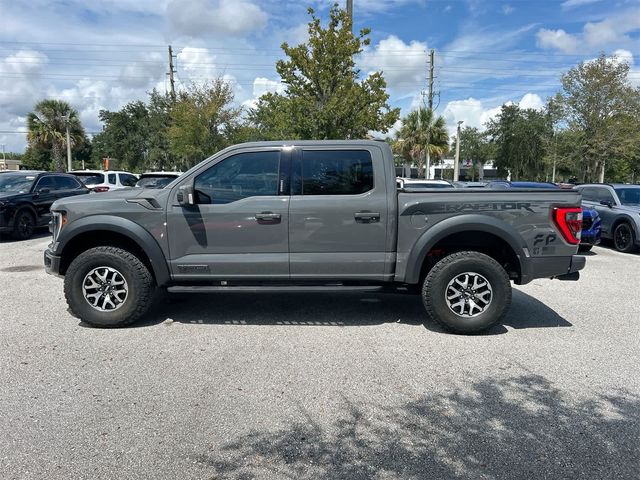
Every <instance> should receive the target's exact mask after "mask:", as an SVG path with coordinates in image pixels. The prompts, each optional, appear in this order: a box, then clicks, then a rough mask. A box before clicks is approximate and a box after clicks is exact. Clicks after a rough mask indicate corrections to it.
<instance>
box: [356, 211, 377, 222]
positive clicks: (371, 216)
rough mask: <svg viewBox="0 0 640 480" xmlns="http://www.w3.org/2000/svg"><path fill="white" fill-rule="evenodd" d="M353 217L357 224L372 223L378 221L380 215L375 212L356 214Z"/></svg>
mask: <svg viewBox="0 0 640 480" xmlns="http://www.w3.org/2000/svg"><path fill="white" fill-rule="evenodd" d="M353 217H354V218H355V219H356V222H358V223H373V222H379V221H380V214H379V213H377V212H356V213H354V214H353Z"/></svg>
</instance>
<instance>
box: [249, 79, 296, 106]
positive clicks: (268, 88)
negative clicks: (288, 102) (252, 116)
mask: <svg viewBox="0 0 640 480" xmlns="http://www.w3.org/2000/svg"><path fill="white" fill-rule="evenodd" d="M285 90H286V85H285V84H284V83H282V82H280V81H278V80H270V79H268V78H265V77H256V78H255V80H254V81H253V98H251V99H249V100H245V101H244V102H243V103H242V105H243V106H245V107H247V108H255V107H256V105H257V103H258V99H259V98H260V97H261V96H262V95H264V94H265V93H284V92H285Z"/></svg>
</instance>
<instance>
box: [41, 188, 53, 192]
mask: <svg viewBox="0 0 640 480" xmlns="http://www.w3.org/2000/svg"><path fill="white" fill-rule="evenodd" d="M50 191H51V190H49V189H48V188H41V189H39V190H38V193H49V192H50Z"/></svg>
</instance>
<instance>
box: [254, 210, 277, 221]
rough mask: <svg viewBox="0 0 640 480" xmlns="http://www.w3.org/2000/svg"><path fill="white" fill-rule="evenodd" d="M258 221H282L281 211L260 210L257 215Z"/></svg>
mask: <svg viewBox="0 0 640 480" xmlns="http://www.w3.org/2000/svg"><path fill="white" fill-rule="evenodd" d="M255 217H256V220H257V221H258V223H280V219H281V218H282V216H281V215H280V214H279V213H273V212H260V213H256V215H255Z"/></svg>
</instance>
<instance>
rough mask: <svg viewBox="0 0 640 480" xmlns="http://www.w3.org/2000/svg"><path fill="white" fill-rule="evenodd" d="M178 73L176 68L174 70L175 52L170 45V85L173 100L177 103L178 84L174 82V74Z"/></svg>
mask: <svg viewBox="0 0 640 480" xmlns="http://www.w3.org/2000/svg"><path fill="white" fill-rule="evenodd" d="M174 73H178V72H177V71H176V69H175V68H173V50H172V49H171V45H169V74H168V75H169V84H170V88H171V100H173V101H174V102H175V101H176V84H175V82H174V80H173V74H174Z"/></svg>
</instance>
